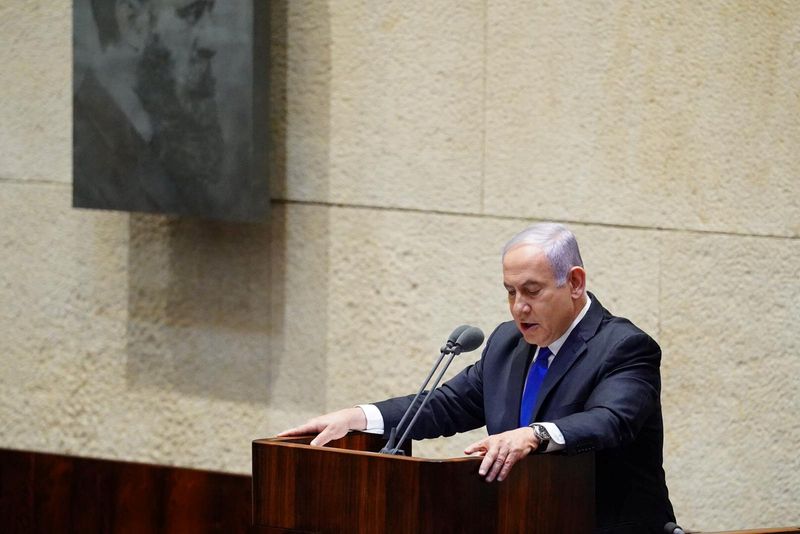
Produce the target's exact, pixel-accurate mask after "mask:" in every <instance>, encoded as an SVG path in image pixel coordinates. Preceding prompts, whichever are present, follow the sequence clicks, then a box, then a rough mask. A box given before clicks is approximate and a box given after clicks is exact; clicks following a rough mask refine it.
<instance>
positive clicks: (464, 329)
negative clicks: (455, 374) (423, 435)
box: [380, 325, 483, 454]
mask: <svg viewBox="0 0 800 534" xmlns="http://www.w3.org/2000/svg"><path fill="white" fill-rule="evenodd" d="M481 343H483V332H482V331H481V329H480V328H476V327H474V326H469V325H461V326H459V327H457V328H456V329H455V330H453V332H452V333H451V334H450V336H449V337H448V338H447V342H446V343H445V345H444V346H443V347H442V348H441V349H440V354H439V358H438V359H437V360H436V363H435V364H434V365H433V368H432V369H431V371H430V373H428V377H427V378H426V379H425V381H424V382H423V383H422V386H421V387H420V388H419V391H418V392H417V394H416V395H415V396H414V399H413V400H412V401H411V404H409V405H408V408H407V409H406V412H405V413H404V414H403V417H402V419H400V422H399V423H398V424H397V426H396V427H394V428H392V430H391V431H390V432H389V441H388V442H387V443H386V446H385V447H383V448H382V449H381V450H380V452H381V453H384V454H404V453H403V451H402V450H400V449H398V448H397V446H398V445H400V444H401V443H403V442H404V441H405V440H406V437H408V434H409V432H410V431H411V428H412V427H413V426H414V423H415V422H416V420H417V418H418V417H419V414H420V413H421V412H422V408H424V407H425V404H427V402H428V400H429V399H430V396H429V395H425V398H424V399H423V400H422V404H420V406H419V408H417V411H416V413H415V414H414V417H413V418H412V419H411V422H410V423H408V426H407V427H406V431H405V432H404V433H403V436H402V437H401V438H400V440H399V441H395V439H396V437H397V432H398V430H399V429H400V428H402V427H403V423H405V421H406V419H407V418H408V416H409V414H411V411H412V410H413V409H414V405H415V404H416V403H417V399H419V397H420V395H422V392H423V391H424V390H425V387H426V386H427V385H428V382H430V380H431V377H432V376H433V373H434V372H435V371H436V369H437V368H438V367H439V365H440V364H441V363H442V359H444V356H445V354H449V355H450V357H449V358H448V359H447V362H446V363H445V365H444V367H443V368H442V370H441V371H440V372H439V374H438V375H437V377H436V381H435V382H434V383H433V387H432V388H431V391H433V390H434V389H436V387H437V386H438V385H439V382H440V381H441V380H442V376H444V373H445V371H447V368H448V367H450V364H451V363H452V362H453V359H454V358H455V357H456V356H458V355H459V354H461V353H462V352H470V351H473V350H475V349H477V348H478V347H480V346H481Z"/></svg>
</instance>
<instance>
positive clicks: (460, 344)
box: [454, 326, 483, 354]
mask: <svg viewBox="0 0 800 534" xmlns="http://www.w3.org/2000/svg"><path fill="white" fill-rule="evenodd" d="M481 343H483V332H482V331H481V329H480V328H476V327H474V326H468V327H467V328H465V329H464V331H463V332H461V335H459V336H458V339H457V340H456V342H455V350H454V352H455V353H456V354H461V353H462V352H471V351H473V350H475V349H477V348H478V347H480V346H481Z"/></svg>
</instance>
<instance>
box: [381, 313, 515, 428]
mask: <svg viewBox="0 0 800 534" xmlns="http://www.w3.org/2000/svg"><path fill="white" fill-rule="evenodd" d="M498 330H500V329H499V328H498V329H496V330H495V331H494V332H492V335H491V336H489V339H488V341H487V342H486V347H485V348H484V350H483V354H482V355H481V359H480V360H478V361H477V362H475V363H474V364H472V365H469V366H467V367H466V368H465V369H463V370H462V371H461V372H460V373H458V374H457V375H456V376H454V377H453V378H451V379H450V380H448V381H447V382H445V383H444V384H442V385H441V386H440V387H438V388H436V390H434V391H433V393H431V399H430V400H429V401H428V404H426V405H425V409H424V410H423V411H422V413H420V416H419V419H418V420H417V422H416V423H415V424H414V428H413V429H412V431H411V434H410V436H411V438H412V439H415V440H420V439H428V438H438V437H441V436H452V435H453V434H456V433H458V432H467V431H469V430H473V429H475V428H480V427H482V426H483V425H485V424H486V418H485V417H486V416H485V410H484V403H483V367H484V360H485V359H486V358H487V355H489V354H491V353H492V352H493V350H494V346H493V342H494V340H495V334H497V332H498ZM424 395H425V394H423V395H422V396H420V400H419V401H417V402H418V403H421V402H422V398H423V396H424ZM413 398H414V395H408V396H405V397H395V398H393V399H388V400H385V401H381V402H376V403H375V406H377V407H378V409H379V410H380V411H381V415H382V416H383V420H384V437H385V438H388V436H389V432H390V431H391V429H392V427H394V426H396V425H397V424H398V423H399V422H400V418H401V417H402V416H403V413H404V412H405V411H406V409H407V408H408V406H409V405H410V404H411V401H412V400H413ZM407 423H408V422H406V423H404V425H403V426H404V427H405V426H406V424H407ZM401 431H405V429H401Z"/></svg>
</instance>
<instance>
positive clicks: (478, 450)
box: [464, 426, 539, 482]
mask: <svg viewBox="0 0 800 534" xmlns="http://www.w3.org/2000/svg"><path fill="white" fill-rule="evenodd" d="M538 446H539V439H538V438H537V437H536V436H535V435H534V433H533V429H532V428H531V427H529V426H525V427H522V428H517V429H514V430H509V431H508V432H503V433H502V434H495V435H493V436H489V437H487V438H485V439H482V440H480V441H476V442H475V443H473V444H472V445H470V446H469V447H467V448H466V449H464V454H473V455H477V456H483V461H482V462H481V466H480V468H479V469H478V473H479V474H480V475H481V476H485V477H486V482H492V481H493V480H494V479H495V478H496V479H497V480H498V481H500V482H502V481H503V480H505V479H506V477H507V476H508V473H509V471H511V468H512V467H514V464H515V463H517V461H519V460H520V459H521V458H525V457H526V456H527V455H529V454H530V453H532V452H533V451H535V450H536V448H537V447H538Z"/></svg>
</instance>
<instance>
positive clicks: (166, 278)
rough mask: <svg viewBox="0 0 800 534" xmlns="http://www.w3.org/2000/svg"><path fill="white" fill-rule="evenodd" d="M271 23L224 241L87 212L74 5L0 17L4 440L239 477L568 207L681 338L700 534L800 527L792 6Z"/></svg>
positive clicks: (442, 328)
mask: <svg viewBox="0 0 800 534" xmlns="http://www.w3.org/2000/svg"><path fill="white" fill-rule="evenodd" d="M273 6H274V9H273V20H272V47H273V49H272V63H273V65H272V72H271V76H272V83H273V87H272V95H271V101H272V119H271V120H272V149H271V150H272V151H271V156H272V157H271V159H272V169H271V170H272V172H271V176H270V181H271V187H272V195H273V210H272V214H271V217H270V220H269V221H268V222H267V223H264V224H261V225H236V224H220V223H211V222H202V221H197V220H191V219H174V218H169V217H160V216H152V215H137V214H125V213H113V212H102V211H87V210H75V209H72V208H71V207H70V202H71V186H70V184H71V171H70V169H71V122H70V121H71V83H70V81H71V80H70V76H71V75H70V72H71V3H70V2H68V1H66V0H58V1H52V0H47V1H45V0H4V1H2V2H0V44H2V46H0V73H1V74H2V79H3V83H2V85H1V86H0V147H2V150H1V151H0V423H1V424H2V432H0V445H2V446H4V447H13V448H24V449H34V450H41V451H52V452H59V453H77V454H82V455H91V456H99V457H106V458H117V459H125V460H138V461H150V462H158V463H167V464H176V465H182V466H193V467H201V468H210V469H222V470H227V471H234V472H248V471H249V469H250V464H249V462H250V448H249V442H250V440H252V439H255V438H259V437H264V436H268V435H271V434H273V433H275V432H277V431H279V430H281V429H282V428H285V427H287V426H289V425H292V424H295V423H297V422H299V421H301V420H303V419H305V418H307V417H308V416H310V415H313V414H316V413H318V412H321V411H323V410H328V409H333V408H337V407H341V406H347V405H351V404H353V403H355V402H360V401H365V400H370V399H374V398H376V397H383V396H388V395H392V394H399V393H403V392H407V391H409V390H413V389H415V388H416V386H417V382H418V381H419V380H420V379H421V377H422V376H423V375H424V372H425V370H426V369H427V368H428V366H429V365H430V362H431V361H432V360H433V359H434V357H435V356H436V351H437V348H438V347H439V346H440V345H441V342H442V340H443V338H444V337H445V336H446V335H447V334H448V333H449V332H450V330H451V329H452V327H453V326H455V325H457V324H460V323H464V322H469V323H473V324H476V325H478V326H480V327H482V328H483V329H484V330H486V331H489V330H491V329H492V328H493V326H494V325H495V324H496V323H498V322H499V321H502V320H504V319H505V318H506V317H507V315H508V312H507V310H506V305H505V296H504V292H503V290H502V288H501V285H500V280H501V278H500V276H501V273H500V264H499V251H500V248H501V247H502V245H503V243H504V242H505V240H506V239H507V238H508V237H509V236H510V235H511V234H512V233H513V232H515V231H516V230H518V229H520V228H521V227H523V226H524V225H526V224H528V223H529V222H531V221H536V220H542V219H556V220H560V221H565V222H567V223H568V224H569V225H570V226H571V227H572V228H573V229H574V231H575V232H576V234H577V235H578V238H579V240H580V242H581V245H582V249H583V254H584V259H585V262H586V267H587V270H588V273H589V286H590V289H591V290H592V291H593V292H594V293H595V294H596V295H597V297H598V298H599V299H600V300H601V301H602V302H603V304H604V305H605V306H606V307H608V308H610V309H611V310H612V311H613V312H615V313H617V314H618V315H624V316H627V317H629V318H631V319H632V320H633V321H634V322H636V323H637V324H639V325H640V326H641V327H642V328H644V329H645V330H647V331H648V332H650V333H651V334H652V335H653V336H654V337H656V338H657V339H658V341H659V342H660V343H661V346H662V349H663V354H664V355H663V362H662V372H663V392H662V399H663V402H664V416H665V420H666V421H665V422H666V428H667V434H666V446H665V455H666V461H665V469H666V471H667V478H668V483H669V485H670V489H671V492H672V498H673V503H674V504H675V508H676V512H677V514H678V516H679V520H680V521H681V523H683V524H686V525H688V526H691V527H693V528H697V529H723V528H734V527H748V526H757V525H763V526H768V525H779V524H791V523H794V524H797V523H800V515H798V511H797V502H799V501H800V489H798V488H800V460H798V456H797V454H796V451H795V445H796V444H797V443H798V441H800V423H799V422H798V421H799V420H798V416H797V413H798V411H799V410H800V400H799V399H800V397H798V395H797V386H798V381H799V379H798V376H800V356H798V354H799V353H800V326H798V318H799V317H800V281H798V280H799V279H800V268H799V267H798V265H800V240H798V236H799V235H800V184H799V183H798V176H799V175H800V172H798V171H800V152H799V151H798V148H797V147H798V143H800V113H798V111H799V110H800V92H799V91H800V89H798V88H800V4H797V3H795V2H789V1H786V2H777V1H775V2H733V1H728V2H723V1H714V2H712V1H709V2H694V1H688V0H684V1H668V2H625V1H617V2H612V1H607V2H577V1H574V2H530V3H523V2H512V1H508V0H502V1H501V0H492V1H455V0H447V1H445V0H440V1H437V2H428V1H417V0H414V1H402V2H399V1H398V2H388V1H387V2H378V1H368V0H362V1H355V0H352V1H327V2H325V1H294V0H292V1H288V0H280V1H275V2H273ZM470 356H471V357H468V358H465V361H464V362H462V365H463V363H466V362H467V361H470V360H473V359H475V358H476V357H477V355H470ZM451 374H452V373H451ZM480 435H481V432H480V431H477V432H474V433H471V434H470V435H466V436H462V437H459V438H452V439H448V440H435V441H433V442H430V443H424V444H421V445H420V446H419V450H420V452H421V453H422V454H424V455H427V456H443V455H447V456H450V455H457V454H459V453H460V451H461V448H462V447H463V446H464V445H465V444H467V443H469V442H471V441H472V440H474V439H476V438H477V437H478V436H480Z"/></svg>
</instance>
